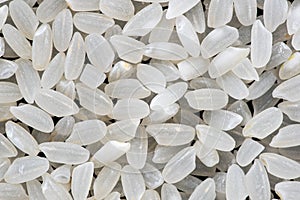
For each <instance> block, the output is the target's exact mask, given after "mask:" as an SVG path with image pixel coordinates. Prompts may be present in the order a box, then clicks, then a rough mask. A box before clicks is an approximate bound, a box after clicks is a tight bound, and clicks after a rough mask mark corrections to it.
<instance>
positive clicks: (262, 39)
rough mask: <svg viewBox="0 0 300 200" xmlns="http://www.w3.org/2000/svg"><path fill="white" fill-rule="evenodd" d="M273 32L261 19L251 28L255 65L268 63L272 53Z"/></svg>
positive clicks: (260, 65)
mask: <svg viewBox="0 0 300 200" xmlns="http://www.w3.org/2000/svg"><path fill="white" fill-rule="evenodd" d="M272 38H273V37H272V34H271V32H270V31H268V30H267V29H266V28H265V27H264V25H263V24H262V23H261V21H259V20H256V21H255V22H254V23H253V26H252V29H251V55H250V57H251V61H252V64H253V65H254V66H255V67H258V68H259V67H263V66H264V65H266V64H267V63H268V62H269V60H270V58H271V53H272Z"/></svg>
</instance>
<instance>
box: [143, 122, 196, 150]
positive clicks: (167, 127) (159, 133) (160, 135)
mask: <svg viewBox="0 0 300 200" xmlns="http://www.w3.org/2000/svg"><path fill="white" fill-rule="evenodd" d="M146 131H147V133H148V134H150V135H151V136H152V137H154V138H155V140H156V142H157V143H158V144H159V145H165V146H179V145H183V144H187V143H189V142H191V141H192V140H193V139H194V137H195V129H194V128H193V127H190V126H187V125H183V124H172V123H164V124H151V125H148V126H147V128H146Z"/></svg>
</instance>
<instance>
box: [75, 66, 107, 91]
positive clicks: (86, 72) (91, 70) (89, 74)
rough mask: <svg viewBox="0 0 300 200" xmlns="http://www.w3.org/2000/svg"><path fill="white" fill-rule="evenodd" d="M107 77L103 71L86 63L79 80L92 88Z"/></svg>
mask: <svg viewBox="0 0 300 200" xmlns="http://www.w3.org/2000/svg"><path fill="white" fill-rule="evenodd" d="M105 79H106V75H105V74H104V73H103V72H101V71H99V70H98V69H97V68H96V67H95V66H93V65H90V64H86V65H85V67H84V69H83V71H82V73H81V76H80V79H79V80H80V81H81V82H82V83H84V84H85V85H87V86H89V87H90V88H92V89H96V88H97V87H99V86H100V85H101V84H102V83H103V82H104V80H105Z"/></svg>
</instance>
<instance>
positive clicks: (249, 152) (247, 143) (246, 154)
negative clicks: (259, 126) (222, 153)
mask: <svg viewBox="0 0 300 200" xmlns="http://www.w3.org/2000/svg"><path fill="white" fill-rule="evenodd" d="M264 149H265V147H264V146H263V145H261V144H260V143H259V142H256V141H254V140H252V139H250V138H247V139H245V140H244V142H243V143H242V145H241V147H240V148H239V150H238V151H237V154H236V162H237V163H238V164H239V165H240V166H241V167H245V166H247V165H249V164H250V163H251V162H252V161H253V160H254V159H255V158H256V157H257V156H258V155H259V154H260V153H261V152H262V151H263V150H264Z"/></svg>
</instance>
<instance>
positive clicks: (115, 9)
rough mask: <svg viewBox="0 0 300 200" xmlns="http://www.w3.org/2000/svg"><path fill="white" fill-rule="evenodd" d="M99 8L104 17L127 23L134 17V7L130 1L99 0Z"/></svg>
mask: <svg viewBox="0 0 300 200" xmlns="http://www.w3.org/2000/svg"><path fill="white" fill-rule="evenodd" d="M99 8H100V11H101V12H102V13H104V14H105V15H107V16H109V17H111V18H114V19H117V20H121V21H128V20H130V19H131V18H132V17H133V16H134V10H135V8H134V5H133V3H132V2H131V1H130V0H125V1H124V0H115V1H110V0H101V1H100V3H99Z"/></svg>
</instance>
